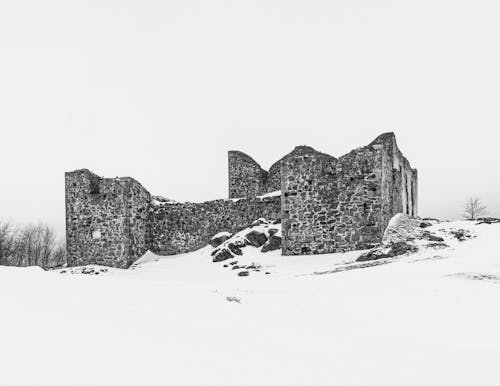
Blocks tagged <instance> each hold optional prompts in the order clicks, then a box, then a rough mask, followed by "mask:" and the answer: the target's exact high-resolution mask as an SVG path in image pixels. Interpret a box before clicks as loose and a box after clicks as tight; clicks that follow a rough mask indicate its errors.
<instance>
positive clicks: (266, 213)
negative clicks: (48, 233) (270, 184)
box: [66, 169, 281, 268]
mask: <svg viewBox="0 0 500 386" xmlns="http://www.w3.org/2000/svg"><path fill="white" fill-rule="evenodd" d="M155 201H156V200H152V198H151V196H150V194H149V193H148V192H147V191H146V190H145V189H144V188H143V187H142V186H141V184H139V183H138V182H137V181H135V180H134V179H132V178H101V177H99V176H97V175H95V174H93V173H91V172H90V171H88V170H86V169H83V170H77V171H74V172H70V173H66V238H67V240H66V243H67V254H68V265H70V266H76V265H87V264H101V265H106V266H114V267H118V268H127V267H129V266H130V265H132V264H133V262H134V261H136V260H137V259H138V258H139V257H141V256H142V255H143V254H144V253H145V252H146V251H147V250H151V251H153V252H155V253H158V254H160V255H172V254H177V253H184V252H190V251H193V250H196V249H198V248H201V247H204V246H205V245H207V243H208V242H209V241H210V238H211V237H212V236H213V235H215V234H216V233H219V232H221V231H229V232H237V231H240V230H242V229H244V228H246V227H248V226H250V224H251V223H252V222H253V221H254V220H256V219H258V218H260V217H265V218H266V219H269V220H277V219H280V218H281V209H280V208H281V205H280V204H281V203H280V201H281V200H280V197H269V198H265V199H259V198H250V199H234V200H216V201H209V202H203V203H161V204H158V202H157V201H156V202H155Z"/></svg>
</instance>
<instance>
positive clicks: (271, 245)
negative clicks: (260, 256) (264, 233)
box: [261, 232, 281, 252]
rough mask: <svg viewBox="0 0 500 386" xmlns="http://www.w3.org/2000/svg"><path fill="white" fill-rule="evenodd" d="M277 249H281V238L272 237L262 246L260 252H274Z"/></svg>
mask: <svg viewBox="0 0 500 386" xmlns="http://www.w3.org/2000/svg"><path fill="white" fill-rule="evenodd" d="M269 233H270V232H269ZM278 249H281V237H279V236H274V235H272V236H271V237H270V238H269V240H268V241H267V243H265V244H264V246H263V247H262V249H261V251H262V252H269V251H276V250H278Z"/></svg>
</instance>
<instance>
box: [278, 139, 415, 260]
mask: <svg viewBox="0 0 500 386" xmlns="http://www.w3.org/2000/svg"><path fill="white" fill-rule="evenodd" d="M395 162H396V163H398V162H399V164H400V169H395V166H394V165H395ZM416 178H417V177H416V171H414V170H413V169H411V167H410V165H409V163H408V161H407V160H406V159H405V158H404V157H403V156H402V155H401V152H400V151H399V149H397V145H396V142H395V137H394V134H392V133H388V134H384V135H382V136H380V137H378V138H377V139H376V140H375V141H373V142H372V143H371V144H370V145H368V146H365V147H362V148H359V149H356V150H353V151H351V152H350V153H348V154H346V155H345V156H343V157H341V158H339V159H338V160H335V159H333V157H330V158H328V157H326V156H325V155H321V154H320V153H317V152H315V151H314V150H312V149H311V150H309V154H303V155H295V156H293V157H290V158H288V159H286V160H285V161H284V162H283V164H282V200H283V214H282V217H283V254H285V255H295V254H316V253H332V252H342V251H349V250H356V249H367V248H371V247H373V246H374V245H376V244H378V243H379V242H380V241H381V240H382V237H383V233H384V230H385V229H386V227H387V224H388V223H389V220H390V219H391V218H392V216H393V215H394V214H396V213H401V212H403V213H406V211H408V212H411V213H414V215H416V202H417V201H416V200H417V197H416V189H417V185H416V182H417V181H416ZM407 189H408V193H407Z"/></svg>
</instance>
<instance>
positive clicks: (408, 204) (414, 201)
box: [372, 133, 418, 224]
mask: <svg viewBox="0 0 500 386" xmlns="http://www.w3.org/2000/svg"><path fill="white" fill-rule="evenodd" d="M372 145H373V146H379V147H380V148H382V150H383V156H382V157H383V158H382V162H383V181H382V192H383V214H382V215H383V216H384V223H387V224H388V223H389V220H390V219H391V217H392V216H393V215H395V214H397V213H404V214H408V215H410V216H413V217H416V216H418V173H417V170H415V169H412V167H411V166H410V163H409V162H408V160H407V159H406V158H405V157H404V156H403V154H402V153H401V151H400V150H399V148H398V146H397V143H396V137H395V136H394V134H392V133H387V134H384V135H381V136H380V137H378V138H377V139H376V140H375V141H374V142H373V143H372Z"/></svg>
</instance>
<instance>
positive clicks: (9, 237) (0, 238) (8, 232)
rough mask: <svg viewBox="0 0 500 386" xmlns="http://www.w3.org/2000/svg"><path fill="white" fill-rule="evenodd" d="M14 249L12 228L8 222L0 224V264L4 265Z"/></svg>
mask: <svg viewBox="0 0 500 386" xmlns="http://www.w3.org/2000/svg"><path fill="white" fill-rule="evenodd" d="M13 248H14V227H13V225H12V223H10V222H0V264H5V262H6V261H7V258H8V256H10V255H11V254H12V251H13Z"/></svg>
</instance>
